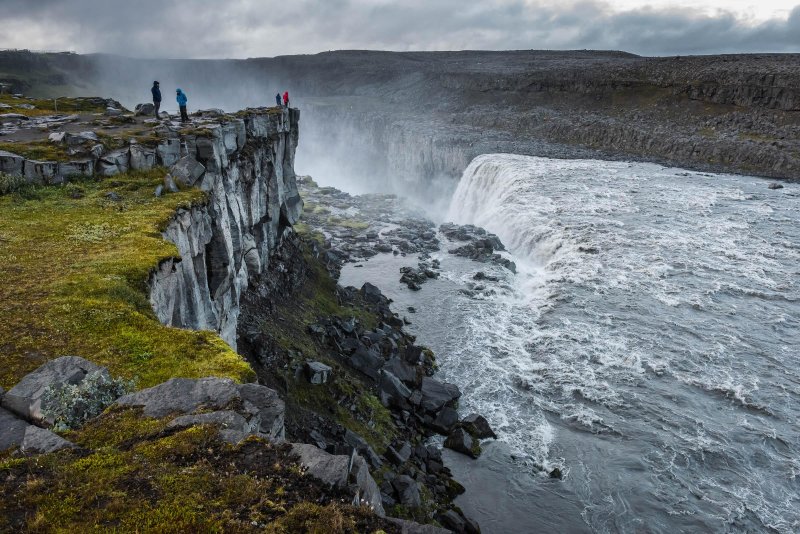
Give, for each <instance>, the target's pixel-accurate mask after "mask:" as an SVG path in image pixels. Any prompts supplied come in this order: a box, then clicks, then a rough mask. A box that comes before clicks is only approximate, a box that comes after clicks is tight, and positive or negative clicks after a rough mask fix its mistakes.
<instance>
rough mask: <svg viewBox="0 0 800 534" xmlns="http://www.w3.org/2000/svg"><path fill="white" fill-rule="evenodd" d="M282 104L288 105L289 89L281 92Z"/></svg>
mask: <svg viewBox="0 0 800 534" xmlns="http://www.w3.org/2000/svg"><path fill="white" fill-rule="evenodd" d="M283 105H284V106H286V107H287V108H288V107H289V91H285V92H284V93H283Z"/></svg>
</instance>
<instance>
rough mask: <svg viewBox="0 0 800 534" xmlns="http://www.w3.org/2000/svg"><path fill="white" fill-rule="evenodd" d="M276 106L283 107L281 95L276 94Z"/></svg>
mask: <svg viewBox="0 0 800 534" xmlns="http://www.w3.org/2000/svg"><path fill="white" fill-rule="evenodd" d="M275 105H276V106H278V107H281V93H280V92H278V93H275Z"/></svg>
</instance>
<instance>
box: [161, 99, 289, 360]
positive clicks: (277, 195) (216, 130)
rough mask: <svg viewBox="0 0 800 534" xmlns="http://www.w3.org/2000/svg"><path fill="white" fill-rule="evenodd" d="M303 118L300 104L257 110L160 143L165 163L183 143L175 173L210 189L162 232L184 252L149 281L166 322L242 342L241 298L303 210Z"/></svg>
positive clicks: (233, 343)
mask: <svg viewBox="0 0 800 534" xmlns="http://www.w3.org/2000/svg"><path fill="white" fill-rule="evenodd" d="M298 120H299V111H298V110H295V109H284V110H281V111H279V112H275V111H274V110H273V111H271V112H261V111H253V112H248V113H245V114H244V117H243V118H238V119H228V120H225V119H223V120H222V121H221V122H220V123H219V124H217V125H215V126H213V127H212V128H209V131H210V135H202V136H201V135H197V136H192V137H193V138H191V139H188V138H187V139H182V140H181V142H179V143H177V144H176V143H172V144H169V145H166V144H165V145H163V147H162V146H159V149H158V152H159V154H160V158H161V159H162V160H164V161H165V162H166V160H167V159H170V160H171V159H172V156H171V155H170V156H168V155H169V154H172V152H170V151H168V150H167V149H168V148H169V149H170V150H171V149H172V148H174V147H175V146H178V147H184V149H185V152H187V153H186V154H185V155H183V157H181V158H180V159H175V162H174V171H175V172H173V173H172V174H173V175H174V176H176V177H177V179H178V180H179V181H181V182H182V183H184V184H185V185H189V182H191V184H193V185H199V187H200V188H201V189H203V190H204V191H206V192H208V202H207V203H205V204H204V205H202V206H196V207H193V208H191V209H184V210H180V211H179V212H178V213H177V214H176V215H175V217H174V218H173V220H172V221H171V222H170V223H169V224H168V225H167V228H166V229H165V231H164V237H165V238H166V239H167V240H168V241H171V242H172V243H175V245H176V246H177V247H178V251H179V253H180V258H173V259H170V260H168V261H165V262H163V263H162V264H161V265H160V266H159V267H158V269H156V270H155V272H154V273H153V274H152V276H151V278H150V301H151V303H152V305H153V309H154V310H155V312H156V315H157V316H158V318H159V319H160V320H161V321H162V322H163V323H164V324H168V325H171V326H177V327H181V328H193V329H209V330H215V331H217V332H219V333H220V335H221V337H222V338H223V339H224V340H225V341H226V342H228V343H229V344H230V345H231V346H232V347H234V348H235V347H236V327H237V323H238V318H239V299H240V297H241V295H242V293H243V292H244V290H245V289H246V288H247V286H248V282H249V280H250V279H251V278H252V277H253V276H256V275H259V274H261V272H262V271H263V269H264V268H265V267H266V265H267V263H268V262H267V260H268V257H269V256H270V254H272V252H273V251H274V250H275V249H276V247H278V245H279V244H280V242H281V239H282V237H283V236H284V235H285V233H286V232H287V231H289V229H290V228H291V225H292V224H294V223H295V222H296V221H297V219H298V217H299V216H300V213H301V211H302V207H303V202H302V200H301V198H300V195H299V193H298V191H297V184H296V182H295V172H294V155H295V149H296V147H297V141H298ZM171 147H172V148H171ZM176 156H177V154H176Z"/></svg>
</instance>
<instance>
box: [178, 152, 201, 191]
mask: <svg viewBox="0 0 800 534" xmlns="http://www.w3.org/2000/svg"><path fill="white" fill-rule="evenodd" d="M205 172H206V168H205V167H204V166H203V164H202V163H200V162H199V161H197V160H196V159H194V158H192V157H190V156H184V157H182V158H181V159H179V160H178V162H177V163H175V165H173V166H172V167H171V168H170V174H171V175H172V177H173V178H175V180H177V181H178V182H179V183H181V184H183V185H184V186H186V187H192V186H194V184H196V183H197V181H198V180H199V179H200V178H201V177H202V176H203V174H204V173H205Z"/></svg>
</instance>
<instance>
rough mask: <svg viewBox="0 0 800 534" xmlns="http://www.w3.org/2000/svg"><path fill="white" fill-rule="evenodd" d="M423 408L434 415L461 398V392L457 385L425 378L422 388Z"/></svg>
mask: <svg viewBox="0 0 800 534" xmlns="http://www.w3.org/2000/svg"><path fill="white" fill-rule="evenodd" d="M420 391H421V392H422V407H423V408H424V409H425V410H427V411H429V412H432V413H436V412H438V411H439V410H441V409H442V408H443V407H444V406H445V405H447V404H451V403H453V402H454V401H456V400H458V399H459V398H460V397H461V391H459V389H458V386H456V385H455V384H448V383H446V382H439V381H438V380H436V379H435V378H431V377H429V376H426V377H423V379H422V387H421V388H420Z"/></svg>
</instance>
